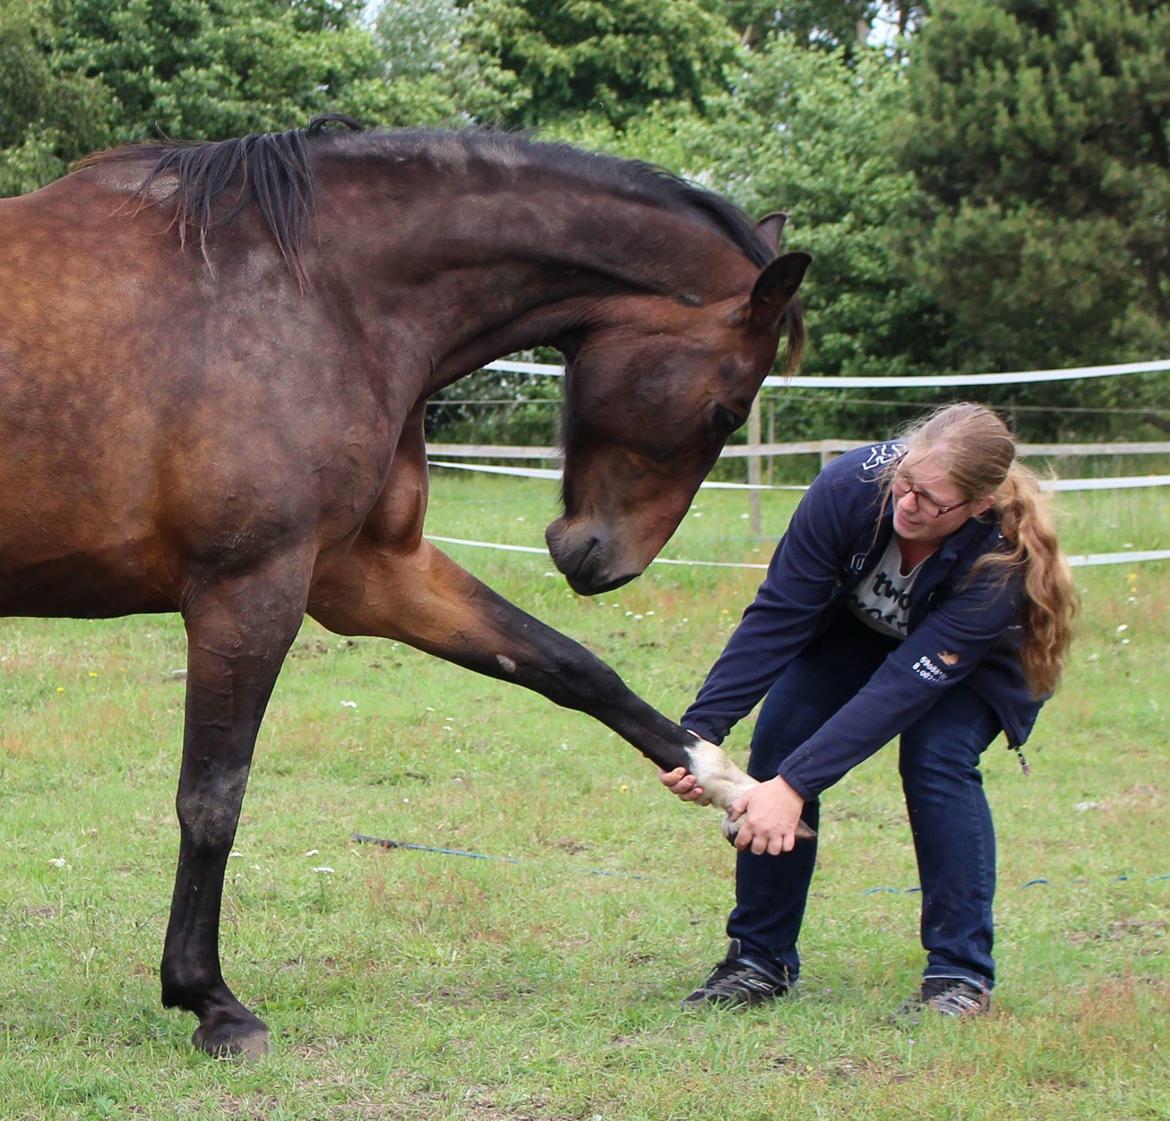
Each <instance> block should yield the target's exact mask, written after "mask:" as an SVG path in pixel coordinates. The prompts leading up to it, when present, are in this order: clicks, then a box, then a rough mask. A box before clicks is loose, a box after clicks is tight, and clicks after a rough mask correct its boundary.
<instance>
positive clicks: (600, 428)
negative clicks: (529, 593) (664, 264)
mask: <svg viewBox="0 0 1170 1121" xmlns="http://www.w3.org/2000/svg"><path fill="white" fill-rule="evenodd" d="M809 260H810V258H809V256H808V254H806V253H786V254H784V255H783V256H781V257H777V258H776V259H775V260H773V261H772V262H771V263H770V264H769V265H767V266H766V267H765V268H764V269H763V271H762V272H760V273H759V274H758V276H757V277H756V279H755V283H754V285H753V286H750V287H749V286H745V289H744V291H743V292H742V293H741V294H739V295H736V296H732V297H729V298H724V299H720V300H717V301H714V302H710V303H704V304H702V305H701V306H688V304H687V303H686V302H685V301H678V300H670V299H667V298H664V297H650V296H630V297H625V298H621V299H615V300H613V301H612V305H611V306H610V307H608V308H607V309H606V310H605V311H603V313H602V315H601V318H600V321H598V322H595V323H593V324H590V326H589V328H588V329H587V330H586V331H585V332H584V333H583V334H582V336H581V338H580V340H579V341H577V342H576V343H570V344H568V345H566V347H565V350H566V357H567V359H568V364H567V370H566V373H567V385H566V414H565V416H566V419H565V433H564V450H565V466H564V502H565V512H564V515H563V516H562V517H560V518H557V519H556V521H554V522H553V523H552V524H551V525H550V526H549V527H548V531H547V533H546V535H545V536H546V539H547V541H548V547H549V552H550V553H551V554H552V558H553V560H554V562H555V563H556V565H557V567H558V568H559V569H560V570H561V571H562V572H563V573H564V574H565V576H566V578H567V579H568V581H569V584H570V585H571V586H572V587H573V589H574V590H575V591H577V592H579V593H581V594H582V595H595V594H596V593H598V592H604V591H608V590H609V589H611V588H616V587H618V586H620V585H621V584H624V583H626V582H627V581H629V580H632V579H633V578H634V577H635V576H637V575H639V574H640V573H641V572H642V571H643V570H644V569H645V568H646V566H647V565H648V564H649V563H650V562H651V561H652V560H653V559H654V557H655V556H656V555H657V554H658V552H659V550H660V549H661V548H662V546H663V545H665V544H666V542H667V540H669V538H670V535H671V534H672V533H673V532H674V530H675V529H676V527H677V526H678V524H679V522H680V521H681V520H682V518H683V515H684V514H685V513H686V511H687V509H688V508H689V506H690V503H691V500H692V499H693V498H694V495H695V492H696V491H697V490H698V488H699V484H700V483H701V482H702V481H703V479H704V477H705V476H706V475H707V472H708V471H710V469H711V467H712V466H713V465H714V463H715V461H716V459H717V458H718V457H719V453H720V451H721V450H722V448H723V445H724V443H725V442H726V440H727V438H728V436H730V435H731V433H732V432H734V431H735V430H736V429H737V428H738V427H739V426H740V425H742V424H743V423H744V421H745V420H746V419H747V416H748V412H749V410H750V409H751V404H752V400H753V399H754V398H755V395H756V393H757V392H758V391H759V388H760V384H761V383H762V382H763V380H764V377H765V376H766V375H767V373H768V371H769V370H770V369H771V366H772V362H773V360H774V359H775V356H776V347H777V346H778V344H779V340H780V335H781V332H782V330H783V329H784V327H785V325H786V324H787V326H788V330H789V359H790V363H791V362H794V361H795V359H796V358H797V356H798V352H799V346H800V341H801V339H802V337H803V329H802V325H801V322H800V313H799V304H798V303H796V302H795V301H794V297H795V295H796V290H797V288H798V287H799V286H800V282H801V280H802V279H803V277H804V272H805V269H806V268H807V266H808V263H809Z"/></svg>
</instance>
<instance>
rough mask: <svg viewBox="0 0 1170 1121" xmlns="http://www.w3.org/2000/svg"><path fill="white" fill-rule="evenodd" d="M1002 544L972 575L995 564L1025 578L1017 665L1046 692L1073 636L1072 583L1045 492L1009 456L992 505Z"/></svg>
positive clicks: (1038, 692)
mask: <svg viewBox="0 0 1170 1121" xmlns="http://www.w3.org/2000/svg"><path fill="white" fill-rule="evenodd" d="M993 508H994V510H995V511H996V513H997V514H998V515H999V523H1000V531H1001V532H1002V533H1003V536H1004V540H1005V541H1006V542H1007V546H1008V548H1007V550H1006V551H1000V552H995V553H987V554H985V555H984V556H982V557H980V558H979V560H978V561H977V562H976V564H975V567H974V569H973V570H972V575H975V574H977V573H979V572H981V571H987V570H992V571H994V570H996V569H999V570H1000V571H1001V572H1002V573H1003V574H1004V576H1005V577H1006V576H1007V574H1008V573H1009V572H1021V573H1022V574H1023V582H1024V605H1023V608H1022V613H1023V620H1022V621H1023V629H1024V640H1023V643H1022V645H1021V646H1020V666H1021V668H1022V669H1023V671H1024V677H1025V679H1026V680H1027V682H1028V688H1029V690H1030V691H1031V693H1032V694H1033V696H1036V697H1046V696H1048V695H1049V694H1051V693H1052V692H1053V691H1054V690H1055V689H1056V686H1057V684H1058V682H1059V681H1060V675H1061V672H1062V671H1063V669H1064V660H1065V656H1066V655H1067V653H1068V648H1069V644H1070V643H1071V642H1072V621H1073V617H1074V615H1075V614H1076V610H1077V595H1076V587H1075V585H1074V584H1073V578H1072V571H1071V569H1070V568H1069V566H1068V561H1067V560H1066V559H1065V556H1064V553H1063V552H1062V550H1061V548H1060V542H1059V541H1058V540H1057V538H1056V531H1055V530H1054V528H1053V524H1052V516H1051V513H1050V511H1049V509H1048V500H1047V496H1046V495H1045V494H1044V493H1043V491H1041V489H1040V482H1039V479H1038V478H1037V476H1036V473H1035V472H1034V471H1032V470H1030V469H1029V468H1027V467H1025V466H1024V465H1023V464H1021V463H1019V462H1018V461H1013V463H1012V465H1011V467H1010V468H1009V469H1008V473H1007V477H1006V478H1005V479H1004V481H1003V482H1002V483H1001V484H1000V486H999V488H998V489H997V491H996V495H995V506H994V507H993Z"/></svg>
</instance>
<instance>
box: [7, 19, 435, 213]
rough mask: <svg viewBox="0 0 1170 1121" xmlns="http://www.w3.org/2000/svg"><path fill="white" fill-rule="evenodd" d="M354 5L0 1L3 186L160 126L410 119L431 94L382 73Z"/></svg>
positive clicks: (55, 170) (23, 186)
mask: <svg viewBox="0 0 1170 1121" xmlns="http://www.w3.org/2000/svg"><path fill="white" fill-rule="evenodd" d="M363 12H364V4H363V3H362V2H361V0H36V2H35V6H33V7H30V8H28V9H24V8H23V7H22V6H18V5H16V4H12V3H11V2H9V0H0V61H2V62H3V63H4V65H3V66H2V67H0V94H2V95H3V96H2V97H0V190H3V191H5V192H7V193H14V192H17V191H21V190H29V189H31V188H32V187H35V186H37V185H39V184H40V183H43V182H45V181H46V180H48V179H51V178H53V177H55V176H56V175H59V174H61V173H62V172H63V171H65V170H66V168H67V167H68V164H69V163H70V162H71V161H72V160H73V159H75V158H77V157H78V156H80V155H82V154H84V153H85V152H88V151H92V150H93V149H94V148H99V147H103V146H109V145H112V144H119V143H124V142H127V141H132V140H143V139H150V138H154V137H157V136H158V134H159V132H160V131H161V132H164V133H166V134H168V135H171V136H176V137H181V138H184V139H192V140H199V139H210V138H220V137H225V136H235V135H240V134H242V133H246V132H254V131H263V130H283V129H287V128H292V127H295V126H297V125H302V124H305V123H306V122H307V121H308V119H309V118H310V117H311V116H312V115H313V114H314V113H317V112H323V111H326V110H332V111H340V112H345V113H349V114H351V115H353V116H355V117H358V118H359V119H361V120H364V121H366V122H367V123H370V124H390V123H403V122H405V121H412V122H413V121H414V120H415V119H417V118H418V117H419V116H420V115H422V114H423V113H424V110H430V109H431V108H432V106H431V101H430V100H428V91H426V90H422V91H421V92H420V91H419V90H418V89H416V88H414V87H412V86H411V85H410V84H409V83H399V84H393V83H388V82H387V81H386V70H385V63H384V60H383V57H382V53H381V51H380V50H379V48H378V45H377V43H376V41H375V38H374V35H373V33H372V32H371V30H370V29H369V28H367V27H366V26H364V25H363V24H362V23H361V21H360V17H361V16H362V14H363ZM431 100H433V98H432V99H431Z"/></svg>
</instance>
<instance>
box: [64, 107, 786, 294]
mask: <svg viewBox="0 0 1170 1121" xmlns="http://www.w3.org/2000/svg"><path fill="white" fill-rule="evenodd" d="M335 124H336V125H341V126H343V127H344V128H345V129H348V130H351V132H352V133H353V134H354V135H339V134H338V133H337V132H336V131H335V130H332V129H330V128H329V126H330V125H335ZM322 143H327V144H329V145H330V147H331V148H334V149H335V150H339V151H347V150H348V151H358V152H360V151H370V150H378V149H385V150H386V151H387V152H390V151H400V150H401V149H403V148H407V149H410V150H411V152H412V154H417V155H420V156H424V157H425V156H426V155H427V154H428V153H429V152H431V151H432V150H434V149H438V148H441V147H443V146H447V145H451V144H455V145H457V146H458V147H459V149H461V150H462V152H463V153H464V154H468V155H476V156H480V157H483V158H486V159H488V160H490V159H492V158H493V157H494V158H496V159H499V160H501V161H512V160H515V159H517V158H521V159H524V160H527V161H531V162H532V163H534V164H537V165H540V166H544V167H551V168H552V169H554V170H555V169H561V170H564V171H565V172H566V173H568V174H571V175H575V176H579V177H581V178H585V179H588V180H592V181H594V182H597V183H598V184H600V185H604V186H607V187H611V188H616V189H618V190H620V191H624V192H628V193H633V194H636V195H639V196H641V197H644V198H647V199H649V200H651V201H657V202H658V203H660V204H661V205H663V206H665V207H667V208H668V209H671V210H675V211H678V210H683V211H686V210H689V211H691V212H693V213H695V214H696V215H698V216H699V217H700V218H702V219H703V220H704V221H705V222H706V223H707V224H708V225H709V226H711V227H713V228H714V229H716V230H718V231H719V232H721V233H722V234H723V235H724V236H725V237H727V238H728V239H729V240H730V241H731V242H732V243H733V244H734V245H736V246H737V247H738V248H739V249H740V250H741V251H742V252H743V253H744V255H745V256H747V257H748V259H749V260H751V261H752V262H753V263H754V264H756V265H759V266H760V267H763V266H764V265H766V264H767V263H768V262H769V261H770V260H771V259H772V256H773V251H772V249H771V247H770V246H769V245H768V244H767V243H766V242H765V241H764V240H763V239H762V238H761V237H760V235H759V234H758V233H757V232H756V228H755V224H754V223H753V222H752V221H751V219H749V218H748V216H747V215H746V214H744V212H743V211H742V210H740V209H739V208H738V207H737V206H734V205H733V204H732V203H730V202H728V201H727V200H726V199H724V198H722V197H721V196H719V195H717V194H715V193H713V192H712V191H708V190H705V189H703V188H702V187H698V186H696V185H695V184H693V183H688V182H687V181H686V180H684V179H680V178H679V177H678V176H676V175H672V174H671V173H670V172H667V171H664V170H663V169H662V168H659V167H655V166H654V165H652V164H648V163H643V162H641V161H637V160H623V159H618V158H616V157H613V156H601V155H595V154H592V153H589V152H584V151H581V150H580V149H578V148H573V147H571V146H569V145H567V144H546V143H538V142H536V141H533V140H529V139H527V138H525V137H523V136H518V135H515V134H511V133H502V132H492V131H490V130H484V129H467V130H465V131H461V132H446V131H442V130H435V129H410V130H404V131H381V130H372V131H369V132H364V131H361V126H360V125H359V124H358V123H357V122H356V121H353V120H352V119H350V118H349V117H344V116H342V115H340V114H330V115H327V116H321V117H314V118H313V120H312V121H311V122H310V123H309V126H308V127H307V128H297V129H291V130H289V131H288V132H271V133H250V134H249V135H247V136H242V137H238V138H235V139H230V140H218V141H212V142H207V143H183V142H178V141H170V140H167V141H164V142H162V143H159V144H142V145H130V146H128V147H124V148H117V149H113V150H111V151H107V152H99V153H96V154H95V155H93V156H90V157H88V158H87V159H86V160H85V161H83V164H82V166H92V165H95V164H101V163H106V162H115V161H117V162H123V161H134V162H149V163H150V164H151V166H150V170H149V172H148V173H147V174H146V177H145V178H144V179H143V181H142V183H141V185H140V186H139V189H138V193H139V197H140V198H141V199H142V200H143V201H145V200H146V199H147V198H148V197H149V196H150V195H151V194H152V193H153V188H155V187H156V185H158V184H159V183H160V182H161V181H166V180H170V179H171V177H172V176H173V178H174V182H173V185H171V184H170V183H168V184H167V185H168V186H170V192H169V194H168V196H167V199H168V201H170V202H171V203H172V204H173V206H174V208H175V215H174V222H175V225H176V226H177V227H178V230H179V235H180V238H181V239H182V240H183V241H184V242H186V241H187V239H189V238H191V237H192V236H193V237H195V238H197V239H198V240H199V242H200V245H203V244H204V242H205V241H206V238H207V235H208V233H209V232H210V230H211V229H213V228H214V227H215V226H219V225H223V224H225V223H227V222H230V221H231V220H232V219H233V218H234V217H235V216H236V215H237V214H239V213H240V211H242V210H244V209H245V208H246V207H248V206H251V205H253V204H255V205H256V206H257V208H258V209H259V210H260V214H261V217H262V218H263V220H264V223H265V225H266V226H267V227H268V229H269V231H270V232H271V234H272V237H273V239H274V240H275V242H276V244H277V247H278V248H279V249H280V252H281V254H282V255H283V257H284V259H285V261H286V262H287V263H288V266H289V268H290V269H291V270H292V272H293V274H294V275H295V276H296V277H297V279H298V281H300V283H301V284H302V285H304V284H306V283H307V277H306V275H305V268H304V259H303V252H304V241H305V236H306V233H307V230H308V226H309V222H310V220H311V218H312V216H313V213H314V210H315V208H316V204H317V190H316V174H315V169H314V149H315V148H317V147H318V145H320V144H322ZM432 158H433V159H437V158H438V157H437V156H432ZM232 184H235V189H234V191H233V196H234V201H233V204H232V205H231V206H230V207H229V208H228V210H227V212H226V213H224V212H220V211H219V209H218V207H217V204H218V203H220V202H221V200H222V197H223V196H224V194H225V192H226V191H227V189H228V187H229V186H230V185H232Z"/></svg>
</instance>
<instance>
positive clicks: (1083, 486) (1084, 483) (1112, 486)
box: [427, 459, 1170, 491]
mask: <svg viewBox="0 0 1170 1121" xmlns="http://www.w3.org/2000/svg"><path fill="white" fill-rule="evenodd" d="M427 462H428V463H429V464H430V466H432V467H445V468H446V469H447V470H449V471H479V472H482V473H484V474H488V475H510V476H513V477H514V478H518V479H549V480H552V481H554V482H559V481H560V478H561V472H560V471H559V470H558V469H556V468H552V467H497V466H494V465H492V464H487V463H452V462H450V461H447V460H440V459H431V460H428V461H427ZM1040 486H1041V487H1043V489H1044V490H1070V491H1071V490H1132V489H1134V488H1137V487H1164V486H1170V475H1116V476H1112V477H1107V478H1104V479H1042V480H1041V481H1040ZM700 489H701V490H801V491H803V490H808V487H807V486H799V485H797V484H791V485H781V484H775V485H773V484H769V483H720V482H712V481H710V480H708V481H706V482H704V483H701V484H700Z"/></svg>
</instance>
